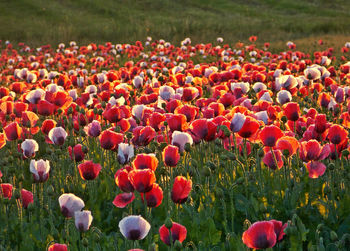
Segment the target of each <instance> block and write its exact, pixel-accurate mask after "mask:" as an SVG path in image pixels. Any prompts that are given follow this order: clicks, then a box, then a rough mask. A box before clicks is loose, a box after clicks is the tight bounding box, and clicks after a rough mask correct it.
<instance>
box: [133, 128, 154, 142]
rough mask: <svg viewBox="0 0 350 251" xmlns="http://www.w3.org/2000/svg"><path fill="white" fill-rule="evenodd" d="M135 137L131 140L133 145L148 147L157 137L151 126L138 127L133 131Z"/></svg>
mask: <svg viewBox="0 0 350 251" xmlns="http://www.w3.org/2000/svg"><path fill="white" fill-rule="evenodd" d="M132 133H133V135H134V137H133V138H132V139H131V140H132V143H133V144H134V145H137V146H146V145H148V144H149V143H150V142H151V141H152V140H153V139H154V138H155V137H156V135H157V134H156V131H155V130H154V129H153V128H152V127H150V126H145V127H142V126H138V127H136V128H134V130H133V131H132Z"/></svg>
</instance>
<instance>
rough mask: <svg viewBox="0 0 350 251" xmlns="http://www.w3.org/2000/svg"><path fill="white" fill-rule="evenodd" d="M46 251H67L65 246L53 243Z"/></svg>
mask: <svg viewBox="0 0 350 251" xmlns="http://www.w3.org/2000/svg"><path fill="white" fill-rule="evenodd" d="M48 251H68V248H67V245H66V244H58V243H55V244H52V245H50V247H49V249H48Z"/></svg>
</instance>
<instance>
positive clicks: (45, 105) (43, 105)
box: [37, 100, 56, 116]
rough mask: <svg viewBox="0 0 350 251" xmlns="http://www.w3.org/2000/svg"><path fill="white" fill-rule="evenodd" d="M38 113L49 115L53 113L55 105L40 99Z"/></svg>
mask: <svg viewBox="0 0 350 251" xmlns="http://www.w3.org/2000/svg"><path fill="white" fill-rule="evenodd" d="M37 108H38V114H40V115H42V116H50V115H53V114H54V112H55V108H56V107H55V105H54V104H52V103H50V102H48V101H46V100H40V101H39V103H38V105H37Z"/></svg>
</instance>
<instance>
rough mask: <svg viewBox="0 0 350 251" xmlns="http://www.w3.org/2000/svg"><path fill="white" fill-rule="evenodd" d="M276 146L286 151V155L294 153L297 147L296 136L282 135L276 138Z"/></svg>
mask: <svg viewBox="0 0 350 251" xmlns="http://www.w3.org/2000/svg"><path fill="white" fill-rule="evenodd" d="M276 148H277V149H278V150H280V151H281V152H282V153H284V151H285V150H287V151H288V156H292V155H294V154H296V152H297V150H298V149H299V142H298V140H297V139H296V138H294V137H291V136H283V137H281V138H279V139H278V140H277V144H276Z"/></svg>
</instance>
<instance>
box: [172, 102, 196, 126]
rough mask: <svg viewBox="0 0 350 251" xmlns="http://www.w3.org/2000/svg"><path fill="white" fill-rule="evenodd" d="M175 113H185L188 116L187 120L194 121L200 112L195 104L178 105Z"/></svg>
mask: <svg viewBox="0 0 350 251" xmlns="http://www.w3.org/2000/svg"><path fill="white" fill-rule="evenodd" d="M174 113H175V114H183V115H185V116H186V121H187V122H190V121H193V120H194V119H195V118H196V117H197V115H198V113H199V108H198V107H196V106H193V105H182V106H178V107H176V109H175V111H174Z"/></svg>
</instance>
